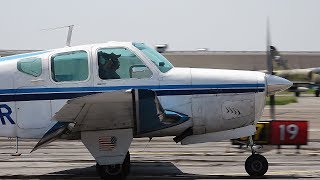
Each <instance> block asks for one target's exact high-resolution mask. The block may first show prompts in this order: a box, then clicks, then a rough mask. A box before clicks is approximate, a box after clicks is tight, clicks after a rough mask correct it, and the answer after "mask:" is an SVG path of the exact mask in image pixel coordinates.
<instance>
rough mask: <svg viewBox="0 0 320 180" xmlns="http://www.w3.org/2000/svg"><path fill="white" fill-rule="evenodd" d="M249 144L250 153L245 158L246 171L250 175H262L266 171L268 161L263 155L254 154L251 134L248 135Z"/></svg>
mask: <svg viewBox="0 0 320 180" xmlns="http://www.w3.org/2000/svg"><path fill="white" fill-rule="evenodd" d="M249 146H250V148H251V151H252V155H251V156H249V157H248V158H247V160H246V163H245V168H246V171H247V173H248V174H249V175H250V176H263V175H264V174H265V173H266V172H267V171H268V161H267V159H266V158H265V157H264V156H262V155H260V154H256V151H255V150H254V148H253V146H254V144H253V140H252V136H250V137H249Z"/></svg>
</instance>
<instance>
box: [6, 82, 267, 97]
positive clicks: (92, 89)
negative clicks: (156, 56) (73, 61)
mask: <svg viewBox="0 0 320 180" xmlns="http://www.w3.org/2000/svg"><path fill="white" fill-rule="evenodd" d="M264 87H265V85H264V84H204V85H201V84H199V85H161V86H156V85H149V86H109V87H63V88H24V89H0V95H1V94H26V93H70V92H72V93H76V92H80V93H83V92H104V91H115V90H126V89H153V90H158V89H159V90H171V89H172V90H181V89H218V88H219V89H230V88H231V89H232V88H238V89H240V88H263V89H264Z"/></svg>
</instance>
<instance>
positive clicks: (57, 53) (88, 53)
mask: <svg viewBox="0 0 320 180" xmlns="http://www.w3.org/2000/svg"><path fill="white" fill-rule="evenodd" d="M79 51H83V52H86V53H87V57H88V60H87V63H88V77H87V79H85V80H82V81H55V80H54V79H53V77H52V58H54V57H55V56H57V55H59V54H65V53H70V52H79ZM48 60H49V61H48V63H49V77H50V78H49V79H50V81H51V82H53V83H54V84H70V83H84V82H88V81H89V80H90V78H91V74H92V73H91V72H92V71H91V53H90V51H88V50H86V49H73V50H69V51H60V52H55V53H53V54H51V55H50V56H49V58H48Z"/></svg>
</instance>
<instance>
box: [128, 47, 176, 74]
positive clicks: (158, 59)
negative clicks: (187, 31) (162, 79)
mask: <svg viewBox="0 0 320 180" xmlns="http://www.w3.org/2000/svg"><path fill="white" fill-rule="evenodd" d="M133 45H134V46H135V47H136V48H138V49H139V50H141V51H142V52H143V53H144V54H145V55H146V56H147V57H148V58H149V59H150V60H151V61H152V62H153V63H154V64H155V65H156V66H157V67H158V69H159V70H160V71H161V72H163V73H166V72H168V71H169V70H170V69H172V68H173V65H172V64H171V63H170V62H169V61H168V60H167V59H166V58H165V57H164V56H162V55H161V54H160V53H158V52H157V51H156V50H154V49H152V48H150V47H148V46H146V45H145V44H143V43H133Z"/></svg>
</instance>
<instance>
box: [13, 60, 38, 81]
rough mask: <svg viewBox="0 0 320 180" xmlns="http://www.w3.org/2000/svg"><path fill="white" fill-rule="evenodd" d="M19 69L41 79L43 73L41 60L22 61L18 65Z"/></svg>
mask: <svg viewBox="0 0 320 180" xmlns="http://www.w3.org/2000/svg"><path fill="white" fill-rule="evenodd" d="M17 69H18V70H19V71H20V72H23V73H26V74H29V75H31V76H34V77H39V76H40V75H41V73H42V64H41V58H27V59H21V60H19V61H18V63H17Z"/></svg>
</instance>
